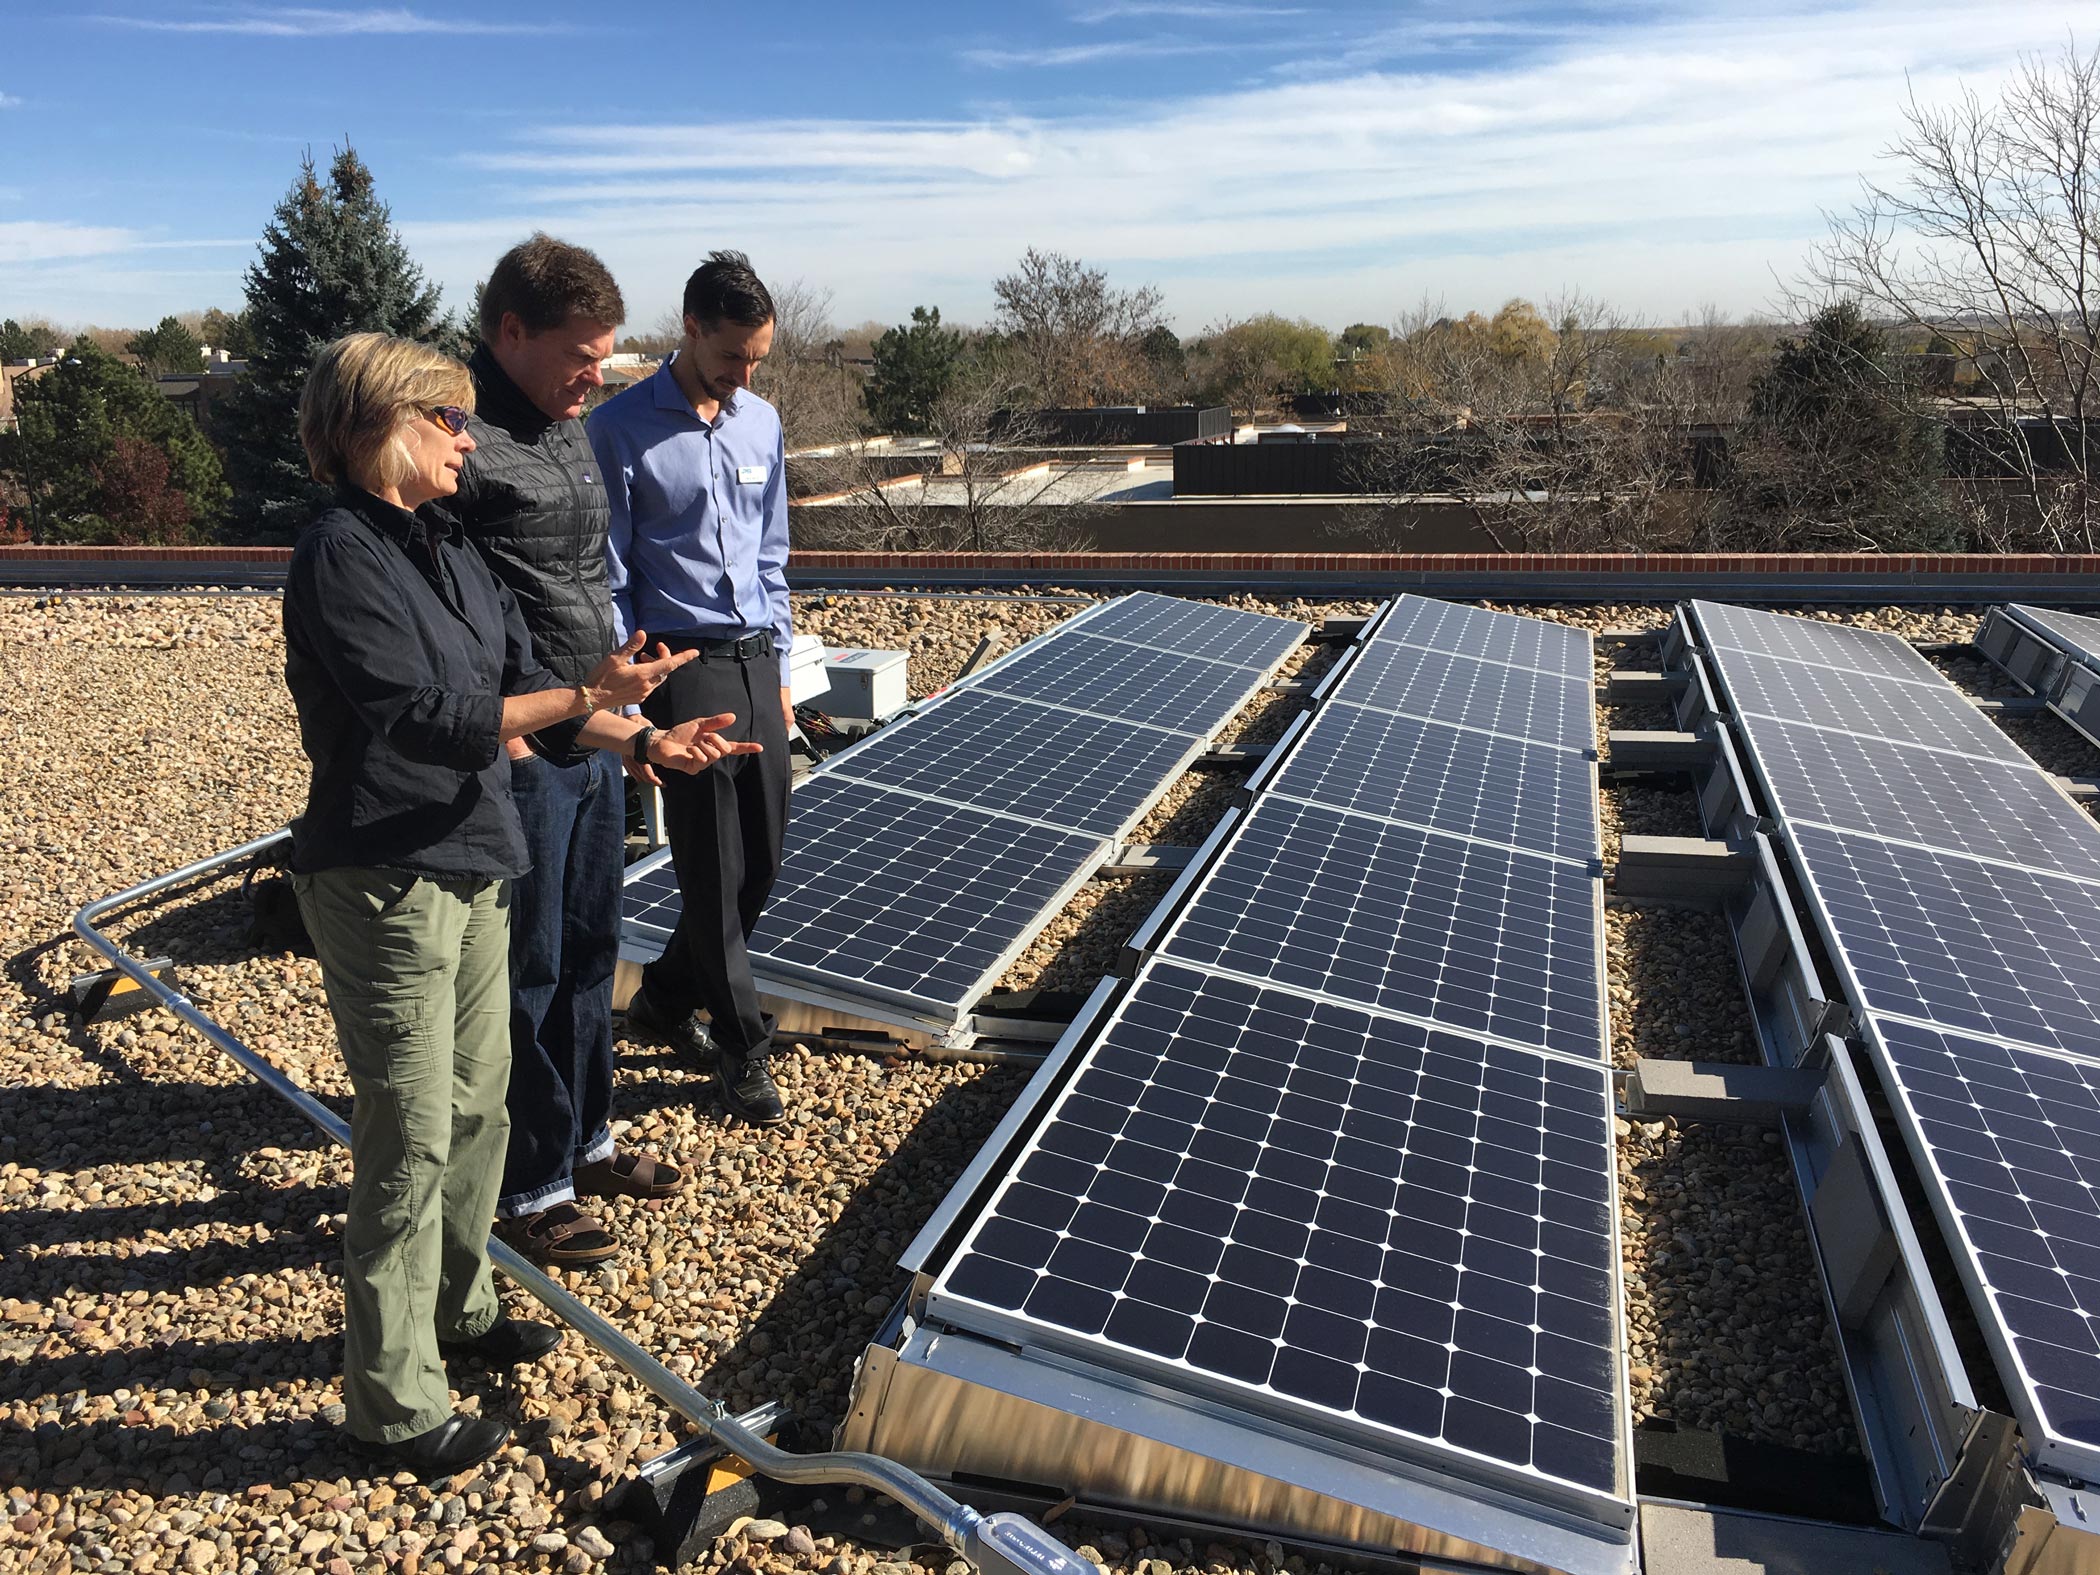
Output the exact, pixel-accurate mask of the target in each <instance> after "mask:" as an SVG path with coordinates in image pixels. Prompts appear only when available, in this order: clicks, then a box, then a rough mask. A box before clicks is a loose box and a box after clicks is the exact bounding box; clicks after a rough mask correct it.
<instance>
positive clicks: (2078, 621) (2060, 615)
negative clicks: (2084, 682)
mask: <svg viewBox="0 0 2100 1575" xmlns="http://www.w3.org/2000/svg"><path fill="white" fill-rule="evenodd" d="M2015 611H2017V612H2018V613H2020V615H2021V616H2022V617H2025V618H2028V619H2031V620H2032V621H2033V622H2035V623H2037V624H2040V625H2041V626H2042V627H2043V628H2044V629H2047V630H2048V631H2049V632H2050V633H2051V634H2053V635H2055V636H2056V637H2057V638H2058V639H2059V640H2061V641H2062V642H2063V643H2064V648H2065V649H2066V650H2068V651H2070V652H2072V653H2073V654H2075V655H2078V656H2082V657H2084V658H2085V659H2086V660H2087V661H2088V662H2090V661H2093V660H2095V659H2096V658H2100V618H2090V617H2087V616H2086V615H2085V614H2084V613H2069V612H2058V611H2056V610H2055V609H2054V608H2050V607H2025V606H2023V607H2018V608H2016V609H2015Z"/></svg>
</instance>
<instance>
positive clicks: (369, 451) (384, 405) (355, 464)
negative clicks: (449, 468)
mask: <svg viewBox="0 0 2100 1575" xmlns="http://www.w3.org/2000/svg"><path fill="white" fill-rule="evenodd" d="M439 405H458V406H459V407H460V408H461V409H463V410H472V409H473V408H474V382H473V379H472V378H470V377H468V376H467V369H466V368H465V367H463V366H461V365H460V364H459V363H458V362H457V361H455V360H453V359H452V357H450V356H448V355H440V354H439V353H438V352H437V351H435V350H433V349H431V348H430V346H428V345H420V344H417V343H416V342H415V341H414V340H411V339H396V338H394V337H393V336H392V335H390V334H348V335H345V336H344V337H343V338H341V339H338V340H336V342H335V343H334V344H332V345H329V346H328V347H327V348H326V349H324V350H323V351H322V352H321V355H320V358H319V359H318V360H316V361H315V362H314V369H313V371H312V372H310V373H308V374H307V378H306V390H305V392H304V393H302V394H301V395H300V396H299V443H300V446H301V447H303V448H304V449H305V450H306V465H307V469H309V470H310V471H312V472H313V477H314V480H316V481H330V482H333V481H345V480H348V481H359V480H363V481H367V482H370V483H371V484H372V485H374V486H376V487H398V486H399V485H401V483H402V482H404V481H406V480H407V479H408V478H409V477H410V476H411V475H412V474H413V473H414V471H415V461H414V459H413V458H412V456H411V455H410V453H409V448H408V445H407V443H405V442H404V441H402V432H403V429H404V428H405V427H407V425H408V424H409V423H410V422H411V421H414V420H416V419H418V418H419V417H422V416H427V415H428V414H429V413H430V412H431V411H433V410H435V409H436V408H437V407H438V406H439Z"/></svg>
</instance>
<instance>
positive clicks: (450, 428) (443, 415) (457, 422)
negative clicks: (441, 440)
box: [430, 405, 467, 437]
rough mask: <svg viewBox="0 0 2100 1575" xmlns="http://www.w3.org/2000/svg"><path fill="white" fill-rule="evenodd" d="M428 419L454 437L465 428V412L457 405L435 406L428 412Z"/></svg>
mask: <svg viewBox="0 0 2100 1575" xmlns="http://www.w3.org/2000/svg"><path fill="white" fill-rule="evenodd" d="M430 419H431V420H433V421H435V422H436V423H437V424H438V425H439V426H441V427H443V428H444V429H445V430H446V431H447V432H450V433H451V434H452V435H453V436H454V437H458V436H459V435H460V433H462V432H464V431H466V430H467V413H466V412H465V411H464V410H462V409H460V408H459V406H457V405H439V406H437V407H436V408H435V409H433V410H432V411H431V412H430Z"/></svg>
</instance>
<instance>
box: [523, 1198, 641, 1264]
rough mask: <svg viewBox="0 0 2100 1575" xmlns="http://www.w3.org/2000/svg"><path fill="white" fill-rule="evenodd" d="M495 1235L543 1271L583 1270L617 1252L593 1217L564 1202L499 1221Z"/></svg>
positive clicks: (604, 1229)
mask: <svg viewBox="0 0 2100 1575" xmlns="http://www.w3.org/2000/svg"><path fill="white" fill-rule="evenodd" d="M496 1234H497V1236H498V1237H500V1238H501V1239H502V1240H503V1242H504V1243H505V1244H506V1245H508V1246H509V1247H511V1248H512V1249H513V1250H515V1251H517V1252H521V1253H523V1254H524V1255H525V1256H526V1257H528V1258H530V1259H531V1260H532V1261H533V1262H534V1263H536V1264H538V1265H539V1266H540V1267H541V1268H543V1269H576V1268H585V1267H588V1266H589V1265H591V1264H593V1263H603V1262H604V1261H605V1260H606V1259H607V1258H610V1257H611V1256H612V1255H613V1254H614V1253H616V1252H618V1251H619V1250H620V1247H619V1243H617V1242H615V1241H614V1240H613V1239H612V1235H611V1233H610V1232H609V1231H607V1230H606V1228H605V1227H604V1226H603V1225H601V1224H599V1223H598V1220H597V1218H596V1217H595V1216H594V1215H590V1214H586V1213H585V1212H584V1211H583V1210H582V1209H580V1208H578V1207H577V1206H576V1205H575V1204H574V1203H572V1202H569V1201H566V1200H564V1201H563V1202H560V1203H556V1204H552V1205H550V1206H549V1207H547V1208H544V1209H542V1210H540V1212H539V1213H537V1214H527V1215H524V1216H523V1217H521V1218H519V1219H514V1220H498V1221H497V1222H496Z"/></svg>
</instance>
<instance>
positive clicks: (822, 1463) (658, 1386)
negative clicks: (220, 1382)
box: [73, 830, 1084, 1575]
mask: <svg viewBox="0 0 2100 1575" xmlns="http://www.w3.org/2000/svg"><path fill="white" fill-rule="evenodd" d="M290 836H291V832H290V831H288V830H285V831H274V832H272V833H270V834H269V835H268V836H266V837H257V838H256V839H255V840H254V841H252V842H244V843H242V844H241V845H240V846H239V847H237V848H231V849H229V850H227V851H226V852H224V853H220V854H217V855H215V856H213V857H211V858H206V859H199V860H198V861H196V862H195V863H193V864H185V865H184V866H183V867H182V868H181V869H178V870H174V871H171V872H170V873H168V874H166V875H161V876H157V877H155V878H154V879H152V880H148V881H142V882H141V883H139V884H138V885H136V886H130V887H126V888H125V889H124V890H123V891H120V892H117V893H115V894H114V895H112V896H108V897H103V898H100V899H98V900H97V901H94V902H91V903H89V904H87V905H86V906H85V907H83V908H82V909H81V910H80V911H79V912H78V913H76V914H74V915H73V931H74V933H75V934H76V935H78V936H79V937H80V938H81V939H82V940H83V941H85V942H86V943H87V944H88V945H89V946H91V947H93V948H94V949H95V950H96V951H98V952H100V953H101V954H102V955H103V956H104V957H107V958H108V959H109V960H110V962H111V964H112V965H114V966H115V967H116V969H117V970H118V971H119V972H121V973H122V974H123V975H124V976H125V977H126V978H128V979H130V980H131V981H132V983H134V984H136V985H137V986H138V987H139V988H140V989H142V990H144V991H146V992H147V994H149V995H151V996H152V997H153V999H154V1000H156V1001H158V1002H159V1003H160V1004H161V1005H162V1006H164V1007H166V1008H167V1009H168V1010H169V1011H171V1012H173V1013H174V1014H175V1015H176V1016H177V1017H180V1018H181V1019H182V1020H183V1021H184V1022H186V1023H188V1024H189V1025H190V1026H191V1027H192V1028H194V1029H196V1030H197V1031H198V1032H199V1033H200V1034H202V1035H203V1036H204V1037H205V1038H206V1039H208V1040H210V1041H211V1043H212V1044H213V1046H214V1047H216V1048H217V1049H218V1050H219V1051H220V1052H221V1053H222V1054H224V1055H225V1056H227V1057H228V1058H229V1059H231V1060H233V1061H235V1062H236V1063H238V1064H239V1065H240V1066H241V1068H242V1069H243V1070H245V1071H246V1072H247V1073H248V1074H249V1075H250V1076H252V1077H253V1078H254V1079H255V1080H256V1081H257V1082H259V1083H261V1084H262V1085H263V1087H265V1088H267V1089H268V1090H269V1091H270V1092H271V1093H273V1094H275V1095H277V1096H278V1097H279V1098H280V1099H282V1100H284V1101H285V1102H286V1103H287V1104H289V1105H290V1106H291V1107H292V1108H293V1109H294V1110H296V1111H298V1112H299V1114H300V1115H301V1116H303V1117H305V1118H306V1120H307V1121H308V1122H309V1123H310V1124H311V1125H312V1126H314V1127H315V1128H317V1129H318V1130H319V1131H320V1132H321V1134H322V1135H323V1136H324V1137H327V1138H329V1139H331V1140H333V1141H334V1142H336V1143H339V1144H342V1145H343V1146H345V1147H348V1146H349V1142H350V1129H349V1127H348V1126H347V1125H346V1124H345V1123H344V1122H343V1120H342V1119H341V1118H340V1117H339V1116H337V1115H336V1113H335V1112H334V1111H332V1110H330V1109H329V1108H328V1107H327V1106H326V1105H324V1104H322V1103H321V1101H320V1100H318V1099H316V1098H315V1097H314V1096H313V1095H312V1094H310V1093H309V1092H307V1091H306V1090H305V1089H304V1088H301V1087H300V1086H299V1085H298V1084H297V1083H295V1082H293V1081H292V1080H291V1079H290V1078H289V1077H287V1076H285V1074H284V1073H283V1072H282V1071H280V1070H279V1069H278V1068H277V1067H275V1066H273V1065H272V1064H271V1063H270V1062H269V1061H267V1060H265V1059H264V1058H263V1057H262V1056H260V1055H258V1054H256V1052H255V1051H253V1050H251V1049H249V1048H248V1046H247V1045H245V1044H243V1043H242V1042H241V1041H240V1040H239V1039H238V1038H236V1037H235V1036H234V1035H233V1034H232V1033H231V1032H230V1031H229V1030H228V1029H227V1028H225V1027H224V1026H223V1025H222V1024H220V1023H219V1022H217V1021H215V1020H214V1019H213V1018H211V1017H209V1016H207V1015H206V1014H205V1013H204V1012H203V1011H202V1010H201V1009H200V1008H199V1007H198V1006H197V1005H196V1004H195V1003H194V1002H192V1001H191V1000H190V999H189V997H187V996H186V995H184V994H183V993H182V992H181V991H179V990H177V989H175V988H173V987H172V986H170V985H167V984H164V983H163V982H162V981H161V980H160V979H158V978H157V977H155V976H154V974H153V973H152V972H151V971H149V969H148V968H147V966H146V964H145V963H143V962H141V961H140V960H139V959H137V958H135V957H133V956H132V955H131V954H130V953H129V952H127V951H125V950H124V948H123V947H122V946H121V945H119V944H118V943H117V942H116V941H114V940H112V939H111V938H110V937H109V936H107V935H104V934H103V933H102V932H101V931H100V930H99V929H97V928H96V925H97V923H98V922H99V921H100V920H101V919H102V918H103V917H104V916H106V915H107V914H109V913H112V912H114V911H115V910H117V909H118V908H122V907H126V906H128V905H129V904H131V903H134V902H139V901H142V900H144V899H145V898H147V897H153V896H158V895H160V894H161V893H163V892H167V891H169V890H172V889H173V888H175V887H177V886H181V885H184V884H186V883H188V882H190V881H194V880H199V879H201V878H203V877H206V876H210V875H216V874H218V873H219V872H221V871H223V870H227V869H230V868H232V867H234V866H235V865H237V864H239V863H241V862H242V861H243V860H245V859H251V858H254V857H255V856H256V855H258V854H260V853H264V852H267V851H269V850H270V849H273V848H275V847H277V846H279V845H280V844H281V843H283V842H284V841H286V840H287V839H288V838H289V837H290ZM489 1258H490V1260H491V1261H492V1262H493V1263H494V1264H495V1265H496V1267H498V1268H500V1269H502V1270H503V1272H504V1273H505V1274H507V1275H509V1276H510V1278H511V1280H512V1281H513V1282H515V1283H516V1284H517V1286H518V1287H519V1288H520V1289H521V1290H523V1291H525V1292H526V1294H528V1295H529V1296H531V1297H532V1298H533V1299H534V1300H535V1301H537V1302H539V1303H540V1305H541V1306H543V1307H545V1308H546V1309H547V1311H548V1312H550V1313H552V1314H553V1315H554V1316H555V1317H556V1318H558V1319H560V1320H561V1321H562V1322H563V1323H564V1324H566V1325H567V1326H568V1327H569V1328H571V1329H573V1330H575V1331H576V1333H578V1334H579V1335H581V1336H583V1338H584V1339H585V1340H587V1341H589V1342H590V1343H591V1344H592V1345H594V1346H596V1347H597V1348H598V1349H599V1350H600V1351H601V1352H603V1353H604V1354H605V1355H607V1356H609V1357H611V1358H612V1359H613V1360H614V1361H615V1362H618V1363H619V1364H620V1366H622V1367H624V1368H625V1369H626V1370H627V1371H628V1372H629V1373H632V1374H633V1375H634V1376H635V1377H636V1378H638V1379H639V1380H641V1382H642V1384H643V1385H644V1386H645V1387H646V1388H647V1389H648V1390H649V1391H650V1392H651V1393H652V1394H654V1395H655V1396H656V1397H657V1398H658V1399H659V1400H661V1401H662V1402H663V1403H664V1404H665V1405H667V1406H669V1407H670V1408H671V1409H672V1410H673V1411H676V1412H677V1413H678V1414H679V1415H681V1416H683V1417H684V1418H686V1420H687V1421H689V1422H691V1423H692V1424H693V1425H694V1426H695V1427H697V1428H699V1429H700V1431H701V1432H702V1433H705V1434H706V1435H708V1436H709V1437H710V1438H712V1439H713V1440H714V1441H715V1442H716V1443H718V1444H719V1445H721V1447H722V1448H723V1449H725V1450H727V1451H728V1452H730V1453H731V1454H734V1455H736V1456H737V1457H738V1458H739V1459H741V1460H744V1461H745V1462H747V1463H748V1464H750V1465H751V1466H752V1467H753V1468H754V1469H755V1470H757V1471H758V1472H760V1473H761V1474H763V1475H765V1476H768V1477H771V1478H772V1479H774V1480H775V1481H777V1482H791V1483H829V1482H845V1483H852V1484H857V1485H858V1486H861V1487H865V1488H871V1489H873V1490H874V1491H876V1492H878V1493H886V1494H888V1495H889V1496H890V1497H891V1498H893V1499H895V1500H896V1501H897V1502H898V1503H899V1504H901V1505H903V1506H904V1507H905V1508H906V1509H908V1510H910V1511H911V1512H912V1513H913V1514H914V1515H916V1516H918V1518H919V1519H920V1520H922V1521H924V1522H925V1523H926V1524H927V1525H928V1526H930V1527H931V1528H933V1530H934V1531H936V1532H937V1533H939V1535H940V1537H941V1540H942V1541H943V1542H945V1543H947V1545H948V1546H949V1547H950V1548H952V1549H954V1550H955V1551H956V1552H957V1553H958V1554H960V1555H961V1556H962V1557H963V1558H965V1559H967V1560H968V1561H969V1562H970V1563H971V1564H973V1565H975V1566H976V1567H977V1568H978V1569H979V1570H982V1571H984V1572H985V1575H1081V1572H1082V1571H1083V1569H1084V1566H1083V1565H1082V1564H1081V1563H1080V1561H1079V1560H1078V1559H1077V1558H1075V1557H1074V1556H1073V1554H1072V1553H1071V1552H1070V1551H1069V1550H1068V1549H1066V1547H1065V1546H1064V1544H1062V1543H1061V1542H1059V1541H1058V1540H1057V1539H1056V1538H1055V1537H1053V1536H1051V1535H1050V1534H1049V1533H1048V1532H1046V1531H1044V1530H1043V1529H1042V1528H1040V1527H1038V1526H1036V1525H1035V1524H1034V1523H1033V1522H1031V1521H1029V1520H1026V1519H1024V1518H1023V1517H1021V1516H1019V1515H1015V1514H1011V1513H1007V1512H1003V1511H1002V1512H1000V1513H997V1514H992V1515H980V1514H979V1513H978V1512H977V1511H976V1510H974V1509H972V1508H970V1507H969V1505H967V1504H964V1503H961V1502H960V1501H958V1500H957V1499H955V1498H953V1497H951V1496H950V1495H949V1494H947V1493H945V1492H943V1491H942V1490H941V1489H940V1488H938V1487H936V1486H935V1485H934V1484H933V1483H931V1482H929V1481H927V1480H926V1479H925V1478H924V1477H922V1476H920V1475H919V1474H918V1473H917V1472H915V1471H910V1470H907V1469H906V1468H905V1467H903V1466H900V1465H898V1464H897V1463H896V1462H895V1461H892V1460H886V1459H884V1458H883V1457H881V1456H880V1455H873V1454H866V1453H861V1452H854V1451H844V1450H833V1451H828V1452H823V1453H817V1454H809V1455H798V1454H794V1453H791V1452H790V1451H788V1450H784V1449H779V1448H776V1447H775V1446H774V1445H772V1444H769V1443H767V1442H766V1440H764V1439H763V1438H760V1437H759V1436H758V1435H757V1434H756V1433H754V1432H752V1431H751V1430H750V1429H749V1428H748V1427H746V1426H744V1425H743V1423H742V1422H740V1421H738V1420H737V1419H736V1418H735V1417H733V1416H731V1415H730V1414H729V1410H728V1408H727V1407H726V1406H724V1405H723V1404H722V1403H721V1402H720V1401H719V1400H715V1399H713V1398H711V1397H709V1396H707V1395H704V1394H702V1393H701V1392H700V1391H699V1390H697V1389H695V1388H693V1387H692V1385H690V1384H688V1383H686V1382H685V1381H684V1380H683V1379H681V1378H680V1377H678V1375H677V1374H675V1373H673V1372H672V1371H671V1370H670V1369H669V1368H667V1367H665V1366H664V1365H663V1364H662V1363H661V1362H659V1361H658V1360H657V1359H656V1358H655V1357H653V1356H651V1355H650V1354H649V1353H648V1352H647V1351H645V1350H643V1349H642V1348H641V1347H640V1346H639V1345H637V1344H635V1343H634V1341H632V1340H630V1339H629V1338H628V1337H627V1336H626V1335H625V1334H624V1333H622V1332H621V1331H620V1329H619V1328H618V1327H617V1326H616V1325H614V1324H613V1323H612V1322H611V1321H609V1320H608V1319H606V1318H605V1317H603V1316H602V1315H601V1314H599V1313H598V1312H597V1311H596V1310H594V1309H593V1308H592V1307H590V1306H589V1305H588V1304H586V1303H585V1302H583V1301H581V1300H579V1299H578V1298H577V1297H575V1296H573V1295H571V1294H570V1293H569V1291H568V1290H567V1289H566V1288H564V1287H563V1286H562V1285H560V1284H558V1283H557V1282H556V1281H554V1280H553V1279H551V1278H550V1277H548V1276H547V1275H545V1274H543V1273H541V1272H540V1270H539V1269H538V1268H536V1267H535V1266H534V1265H533V1264H532V1263H531V1262H529V1261H528V1260H527V1259H525V1258H523V1257H520V1256H519V1255H518V1254H517V1253H516V1252H514V1251H512V1250H511V1249H510V1248H509V1247H507V1246H505V1245H504V1244H503V1243H502V1242H501V1241H499V1240H496V1239H495V1238H493V1237H492V1238H491V1239H490V1241H489Z"/></svg>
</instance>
